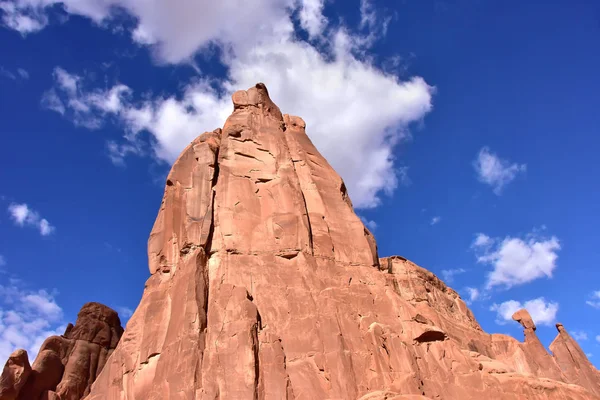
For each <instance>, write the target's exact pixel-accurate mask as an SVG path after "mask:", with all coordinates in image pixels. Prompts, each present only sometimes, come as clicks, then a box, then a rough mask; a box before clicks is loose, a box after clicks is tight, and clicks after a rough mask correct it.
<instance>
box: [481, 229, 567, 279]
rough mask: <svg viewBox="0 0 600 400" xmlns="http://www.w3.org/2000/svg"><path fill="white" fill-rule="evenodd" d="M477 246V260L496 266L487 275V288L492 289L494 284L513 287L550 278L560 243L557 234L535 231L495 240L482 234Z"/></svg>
mask: <svg viewBox="0 0 600 400" xmlns="http://www.w3.org/2000/svg"><path fill="white" fill-rule="evenodd" d="M478 243H479V244H478ZM491 243H494V245H491ZM474 248H475V249H476V250H477V251H479V254H478V258H477V261H478V262H480V263H484V264H489V265H491V266H492V268H493V270H492V272H490V273H489V274H488V277H487V283H486V288H488V289H489V288H492V287H493V286H504V287H505V288H510V287H512V286H516V285H522V284H525V283H528V282H531V281H533V280H535V279H539V278H543V277H547V278H551V277H552V273H553V271H554V269H555V268H556V260H557V259H558V254H557V251H558V250H560V248H561V247H560V242H559V241H558V239H557V238H556V237H555V236H552V237H551V238H549V239H548V238H541V237H538V236H537V235H536V234H535V233H532V234H529V235H527V237H526V238H524V239H521V238H517V237H506V238H505V239H504V240H499V239H494V240H492V239H490V238H489V237H488V236H486V235H482V234H479V235H478V236H477V238H476V239H475V242H474Z"/></svg>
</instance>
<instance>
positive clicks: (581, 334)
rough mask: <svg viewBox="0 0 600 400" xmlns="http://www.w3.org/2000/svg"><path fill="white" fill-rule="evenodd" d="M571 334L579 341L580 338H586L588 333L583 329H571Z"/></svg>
mask: <svg viewBox="0 0 600 400" xmlns="http://www.w3.org/2000/svg"><path fill="white" fill-rule="evenodd" d="M571 336H572V337H573V339H575V340H577V341H578V342H579V341H582V340H588V335H587V333H586V332H583V331H572V332H571Z"/></svg>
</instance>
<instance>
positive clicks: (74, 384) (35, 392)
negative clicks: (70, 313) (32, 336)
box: [0, 303, 123, 400]
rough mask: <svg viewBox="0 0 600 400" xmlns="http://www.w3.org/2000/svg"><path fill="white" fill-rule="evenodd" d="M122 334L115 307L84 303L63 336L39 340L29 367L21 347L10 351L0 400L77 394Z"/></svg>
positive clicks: (64, 399)
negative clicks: (38, 348) (39, 342)
mask: <svg viewBox="0 0 600 400" xmlns="http://www.w3.org/2000/svg"><path fill="white" fill-rule="evenodd" d="M122 334H123V328H122V327H121V321H120V320H119V316H118V314H117V313H116V311H114V310H112V309H110V308H108V307H106V306H104V305H102V304H99V303H87V304H85V305H84V306H83V307H82V308H81V310H80V311H79V314H78V316H77V322H76V323H75V325H71V324H69V326H68V327H67V330H66V332H65V334H64V335H63V336H51V337H49V338H48V339H46V340H45V341H44V343H43V344H42V346H41V348H40V351H39V353H38V355H37V357H36V359H35V361H34V362H33V365H32V366H31V367H30V366H29V361H28V358H27V352H25V351H24V350H17V351H16V352H14V353H13V354H12V355H11V357H10V358H9V360H8V362H7V363H6V366H5V367H4V371H3V373H2V376H1V377H0V400H46V399H47V400H51V399H55V400H80V399H82V398H83V397H84V396H86V395H87V394H88V393H89V391H90V388H91V385H92V382H93V381H94V380H95V379H96V376H97V375H98V374H99V373H100V371H101V370H102V368H103V367H104V364H105V363H106V360H107V359H108V358H109V356H110V354H111V353H112V351H113V350H114V349H115V347H116V346H117V343H118V342H119V339H120V337H121V335H122Z"/></svg>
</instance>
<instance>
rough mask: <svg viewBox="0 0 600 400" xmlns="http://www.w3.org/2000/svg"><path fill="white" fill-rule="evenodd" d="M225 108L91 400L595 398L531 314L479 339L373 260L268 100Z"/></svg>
mask: <svg viewBox="0 0 600 400" xmlns="http://www.w3.org/2000/svg"><path fill="white" fill-rule="evenodd" d="M233 105H234V110H233V113H232V114H231V116H230V117H229V118H228V119H227V121H226V122H225V125H224V126H223V128H222V129H216V130H214V131H212V132H207V133H204V134H202V135H200V136H199V137H198V138H196V139H195V140H194V141H193V142H192V143H191V144H190V145H189V146H188V147H187V148H186V149H185V150H184V151H183V152H182V154H181V155H180V156H179V158H178V159H177V161H176V162H175V164H174V165H173V167H172V169H171V172H170V173H169V176H168V178H167V182H166V187H165V192H164V196H163V200H162V204H161V206H160V210H159V212H158V216H157V218H156V222H155V224H154V227H153V229H152V232H151V234H150V238H149V241H148V262H149V268H150V274H151V275H150V278H149V279H148V281H147V282H146V286H145V290H144V294H143V296H142V300H141V302H140V304H139V306H138V308H137V310H136V311H135V313H134V314H133V316H132V317H131V319H130V320H129V323H128V325H127V329H126V330H125V333H124V334H123V338H122V340H121V341H120V342H119V344H118V346H117V348H116V349H115V350H114V352H113V353H112V355H111V357H110V358H109V359H108V361H107V362H106V365H105V366H104V368H103V369H102V372H101V373H100V375H99V376H98V378H97V379H96V381H95V383H94V384H93V386H92V390H91V393H90V394H89V396H87V397H86V400H107V399H108V400H175V399H178V400H183V399H186V400H194V399H196V400H200V399H202V400H217V399H220V400H226V399H231V400H246V399H248V400H259V399H260V400H284V399H287V400H292V399H296V400H300V399H302V400H324V399H331V400H333V399H336V400H357V399H361V400H384V399H388V400H391V399H395V400H401V399H404V400H409V399H412V400H415V399H458V400H469V399H506V400H521V399H540V400H541V399H580V400H583V399H600V387H599V386H598V382H599V381H600V375H599V373H598V371H597V370H596V369H595V368H594V367H593V366H592V365H591V364H590V363H589V361H588V360H587V358H586V357H585V354H583V352H582V351H581V349H580V348H579V347H578V346H577V344H576V343H575V341H573V340H572V339H571V337H570V336H568V334H567V333H566V331H564V330H562V331H561V329H562V326H561V327H560V328H559V331H560V332H559V335H558V337H557V339H556V340H555V341H554V342H553V344H552V346H551V349H552V351H553V352H554V353H555V354H554V356H552V355H550V354H549V353H548V352H547V351H546V350H545V349H544V347H543V346H542V345H541V343H540V342H539V340H538V339H537V336H535V325H534V324H533V320H532V319H531V317H530V316H529V314H528V313H527V312H526V311H521V312H519V313H517V314H515V317H514V318H515V320H517V321H519V322H520V323H521V324H522V325H523V327H524V329H525V336H526V339H525V342H520V341H518V340H516V339H514V338H512V337H510V336H506V335H497V334H492V335H490V334H487V333H485V332H484V331H483V330H482V329H481V327H480V326H479V324H478V323H477V321H476V320H475V317H474V316H473V313H472V312H471V311H470V310H469V309H468V307H467V305H466V304H465V302H464V301H463V300H462V299H461V298H460V296H459V295H458V294H457V293H456V292H455V291H454V290H452V289H451V288H449V287H448V286H446V284H444V282H442V281H441V280H440V279H438V278H437V277H436V276H435V275H434V274H432V273H431V272H429V271H427V270H426V269H424V268H421V267H419V266H417V265H416V264H414V263H412V262H411V261H409V260H407V259H405V258H403V257H399V256H394V257H387V258H381V259H380V258H379V256H378V253H377V245H376V242H375V239H374V237H373V235H372V234H371V233H370V232H369V230H368V229H367V228H366V227H365V226H364V225H363V223H362V222H361V220H360V218H359V217H358V216H357V215H356V214H355V212H354V210H353V207H352V203H351V201H350V198H349V197H348V193H347V190H346V186H345V185H344V182H343V181H342V179H341V178H340V176H339V175H338V174H337V173H336V172H335V171H334V170H333V168H332V167H331V166H330V165H329V164H328V162H327V160H325V159H324V158H323V156H322V155H321V154H320V153H319V152H318V150H317V149H316V148H315V146H314V145H313V144H312V142H311V141H310V139H309V137H308V136H307V134H306V132H305V128H306V124H305V123H304V121H303V120H302V119H301V118H299V117H294V116H290V115H285V114H282V113H281V111H280V110H279V108H278V107H277V106H276V105H275V104H274V103H273V101H271V99H270V98H269V94H268V91H267V88H266V87H265V85H263V84H257V85H256V86H255V87H252V88H250V89H248V90H246V91H238V92H236V93H234V95H233ZM21 358H22V357H21V356H20V355H19V354H15V355H14V357H13V358H12V359H11V360H12V361H10V362H12V364H11V366H10V367H8V368H9V370H10V371H9V373H8V374H7V376H9V377H10V379H12V381H14V382H17V383H15V385H18V384H20V383H19V382H21V380H22V379H21V378H22V377H23V376H25V375H27V373H28V372H27V371H28V369H27V366H25V365H22V364H23V363H22V361H20V360H21ZM34 370H35V365H34ZM32 373H33V372H31V374H32ZM58 396H59V397H55V398H59V399H63V400H64V399H65V398H66V397H60V396H62V395H61V394H59V395H58ZM70 398H71V397H69V399H70Z"/></svg>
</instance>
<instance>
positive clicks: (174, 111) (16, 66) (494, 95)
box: [0, 0, 600, 362]
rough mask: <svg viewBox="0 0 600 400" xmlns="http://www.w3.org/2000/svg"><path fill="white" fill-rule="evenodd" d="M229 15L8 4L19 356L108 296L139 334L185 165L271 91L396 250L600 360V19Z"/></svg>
mask: <svg viewBox="0 0 600 400" xmlns="http://www.w3.org/2000/svg"><path fill="white" fill-rule="evenodd" d="M212 3H213V2H204V1H198V2H189V1H175V2H173V1H171V2H167V1H165V0H151V1H139V0H107V1H104V2H97V1H92V0H65V1H55V0H16V1H14V0H13V1H6V0H0V18H1V21H0V22H1V25H2V26H1V27H0V54H1V55H2V56H0V121H2V124H1V125H0V135H1V136H0V137H1V140H2V146H0V179H1V181H2V183H3V185H2V189H1V190H0V196H1V197H0V239H1V240H0V269H1V271H2V272H1V273H0V336H1V337H2V340H0V343H1V344H0V358H2V359H4V358H6V356H7V355H8V354H9V353H10V352H11V351H12V350H14V348H16V347H24V348H26V349H28V350H30V351H31V352H33V353H35V351H36V350H37V348H36V347H38V346H39V344H40V340H43V338H45V337H46V336H48V335H49V334H51V333H53V332H60V331H61V330H62V329H64V328H63V327H64V325H65V324H66V323H67V322H69V321H74V320H75V318H76V313H77V311H78V310H79V308H80V307H81V306H82V305H83V304H84V303H85V302H87V301H99V302H102V303H105V304H107V305H110V306H112V307H114V308H116V309H117V310H119V311H120V312H121V314H122V315H123V316H124V317H125V318H124V319H126V318H127V314H128V313H130V312H131V310H133V309H135V307H136V306H137V303H138V301H139V299H140V296H141V293H142V290H143V286H144V282H145V280H146V279H147V277H148V274H149V272H148V267H147V258H146V241H147V237H148V234H149V232H150V229H151V227H152V224H153V222H154V218H155V217H156V213H157V210H158V207H159V204H160V200H161V197H162V190H163V182H164V178H165V175H166V173H167V171H168V168H169V165H170V163H171V162H172V161H173V160H174V158H175V157H176V156H177V155H178V154H179V152H180V151H181V150H182V149H183V147H184V146H185V145H186V144H187V143H188V142H189V141H191V140H192V139H193V138H194V137H195V136H197V135H198V134H200V133H202V132H204V131H210V130H213V129H214V128H216V127H219V126H222V123H223V121H224V119H225V117H226V116H227V115H228V114H229V113H230V112H231V109H232V106H231V102H230V97H229V96H230V94H231V92H232V91H233V90H236V89H242V88H247V87H249V86H251V85H252V84H254V83H256V82H258V81H263V82H265V83H266V84H267V86H268V88H269V91H270V93H271V96H272V97H273V99H274V101H275V102H276V103H277V104H278V105H279V106H280V107H281V108H282V110H283V111H284V112H286V113H290V114H296V115H300V116H302V117H303V118H304V119H305V120H306V122H307V130H308V133H309V135H310V136H311V138H312V140H313V141H314V142H315V144H316V145H317V147H318V148H319V149H320V150H321V152H322V153H323V154H324V155H325V156H326V157H327V159H328V160H329V161H330V162H331V163H332V164H333V166H334V167H335V168H336V169H337V171H338V172H339V173H340V174H341V175H342V177H343V178H344V179H345V181H346V183H347V186H348V188H349V191H350V195H351V198H352V200H353V202H354V204H355V206H356V208H357V212H358V213H359V214H360V215H361V217H362V218H363V219H364V220H365V221H366V223H367V224H368V225H369V226H370V227H371V228H372V230H373V232H374V234H375V236H376V237H377V240H378V244H379V250H380V255H381V256H387V255H393V254H400V255H403V256H405V257H408V258H409V259H411V260H413V261H414V262H416V263H417V264H419V265H421V266H423V267H425V268H428V269H429V270H431V271H433V272H434V273H436V274H437V275H438V276H440V277H441V278H443V279H445V280H446V282H447V283H449V284H450V285H451V286H452V287H453V288H455V289H456V290H457V291H459V292H460V293H461V295H462V296H463V298H465V299H466V300H468V301H469V302H470V304H471V308H472V309H473V311H474V313H475V315H476V317H477V318H478V320H479V322H480V323H481V325H482V326H483V327H484V329H485V330H486V331H488V332H499V333H507V334H511V335H514V336H515V337H517V338H519V339H521V338H522V333H521V328H520V326H519V325H518V324H517V323H515V322H512V321H507V319H508V320H510V314H511V313H512V311H515V310H516V309H517V308H519V307H521V306H525V307H527V308H528V309H529V310H530V312H531V313H532V315H533V317H534V319H535V320H536V322H537V324H538V335H539V336H540V338H541V339H542V341H543V342H544V343H545V344H549V343H550V341H551V340H552V338H553V337H554V336H555V333H556V330H555V328H554V326H553V324H554V323H555V322H557V321H560V322H562V323H564V325H565V327H566V328H567V329H568V330H569V331H570V332H571V334H572V335H573V336H575V337H577V338H578V339H579V341H580V344H581V345H582V347H583V348H584V350H585V351H586V352H587V353H590V354H592V358H591V361H592V362H596V361H597V358H598V359H600V323H599V322H598V321H599V320H600V319H598V314H599V313H600V284H599V283H598V281H599V279H598V278H599V277H600V272H599V271H598V269H597V265H598V264H599V262H600V245H598V242H599V239H600V237H599V234H598V230H597V225H598V222H599V215H600V188H599V185H598V184H597V182H598V176H600V164H599V163H598V162H597V154H596V153H597V149H598V147H599V145H600V139H599V135H598V133H599V132H598V127H599V126H600V112H598V110H599V106H600V100H599V99H600V97H599V96H598V93H600V78H599V77H598V71H600V51H599V50H600V48H599V44H600V5H599V3H597V2H594V1H591V0H590V1H583V0H581V1H566V0H564V1H558V0H556V1H550V2H520V1H511V2H505V1H504V2H501V1H476V0H457V1H430V0H422V1H417V0H405V1H376V0H369V1H367V0H362V1H361V0H356V1H344V2H342V1H333V0H327V1H322V0H256V1H254V2H253V3H254V4H253V5H252V6H248V5H245V6H241V5H239V4H238V3H239V2H237V1H224V2H220V3H221V4H218V5H215V4H212ZM244 4H245V3H244ZM595 354H597V356H596V355H595Z"/></svg>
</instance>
